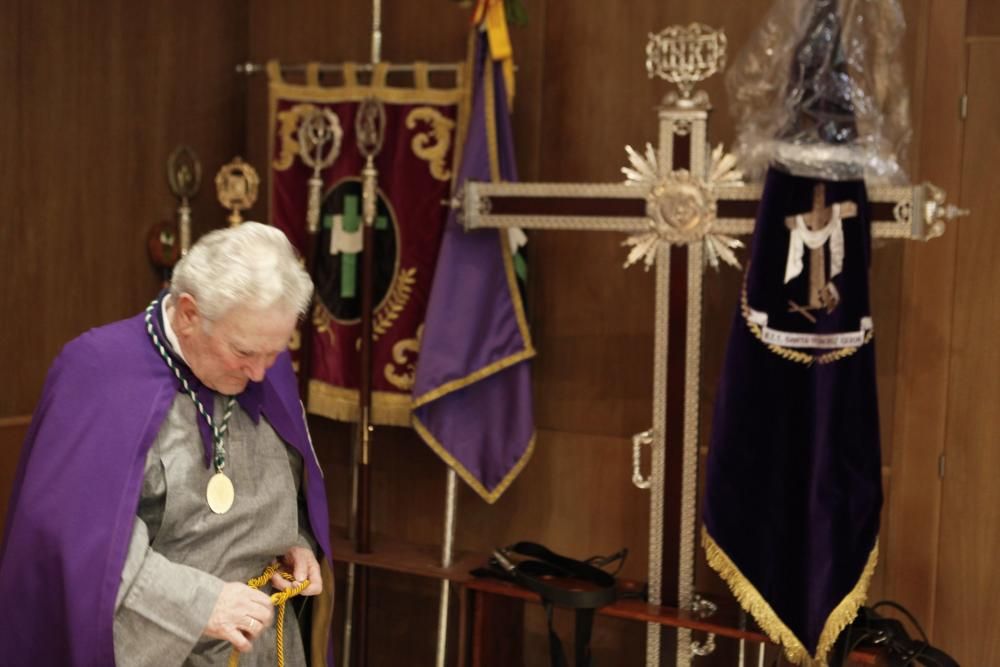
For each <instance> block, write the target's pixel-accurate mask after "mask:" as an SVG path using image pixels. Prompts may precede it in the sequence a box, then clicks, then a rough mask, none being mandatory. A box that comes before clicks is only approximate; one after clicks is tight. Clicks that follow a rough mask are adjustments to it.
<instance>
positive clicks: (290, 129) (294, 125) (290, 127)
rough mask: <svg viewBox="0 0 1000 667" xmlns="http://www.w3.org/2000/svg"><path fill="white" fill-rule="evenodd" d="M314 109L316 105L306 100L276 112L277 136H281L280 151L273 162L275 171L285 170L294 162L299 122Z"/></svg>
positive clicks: (296, 151)
mask: <svg viewBox="0 0 1000 667" xmlns="http://www.w3.org/2000/svg"><path fill="white" fill-rule="evenodd" d="M315 111H317V107H316V105H315V104H311V103H308V102H306V103H303V104H296V105H295V106H293V107H292V108H290V109H286V110H284V111H279V112H278V136H279V137H281V152H280V153H279V154H278V157H277V158H276V159H275V160H274V163H273V164H274V169H275V170H276V171H285V170H287V169H288V168H289V167H291V166H292V163H293V162H295V156H296V155H298V154H299V138H298V128H299V123H300V122H301V121H302V118H303V117H304V116H307V115H309V114H312V113H314V112H315Z"/></svg>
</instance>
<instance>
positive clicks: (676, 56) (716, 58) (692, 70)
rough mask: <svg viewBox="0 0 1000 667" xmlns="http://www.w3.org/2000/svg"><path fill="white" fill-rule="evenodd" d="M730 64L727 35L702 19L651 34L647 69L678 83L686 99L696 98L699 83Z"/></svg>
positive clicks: (651, 75)
mask: <svg viewBox="0 0 1000 667" xmlns="http://www.w3.org/2000/svg"><path fill="white" fill-rule="evenodd" d="M725 66H726V35H725V33H724V32H722V31H721V30H712V29H711V28H710V27H708V26H706V25H703V24H701V23H692V24H690V25H689V26H687V27H682V26H670V27H669V28H667V29H665V30H663V31H661V32H659V33H656V34H650V35H649V42H648V43H647V45H646V71H647V72H648V73H649V76H650V77H654V76H658V77H660V78H661V79H665V80H667V81H669V82H671V83H675V84H677V87H678V88H680V90H681V97H682V99H683V100H689V101H690V100H692V98H691V92H692V90H693V89H694V86H695V84H697V83H698V82H699V81H704V80H705V79H707V78H708V77H710V76H712V75H713V74H715V73H716V72H719V71H721V70H722V68H723V67H725Z"/></svg>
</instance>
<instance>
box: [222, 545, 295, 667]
mask: <svg viewBox="0 0 1000 667" xmlns="http://www.w3.org/2000/svg"><path fill="white" fill-rule="evenodd" d="M275 574H279V575H280V576H281V578H282V579H285V580H286V581H294V580H295V579H294V577H292V575H291V574H289V573H288V572H283V571H280V570H279V569H278V565H277V564H274V563H272V564H271V565H268V566H267V567H266V568H265V569H264V572H263V573H261V575H260V576H259V577H254V578H253V579H251V580H250V581H248V582H247V586H249V587H250V588H253V589H255V590H256V589H259V588H260V587H261V586H263V585H265V584H266V583H267V582H269V581H270V580H271V577H273V576H274V575H275ZM307 586H309V580H308V579H305V580H303V581H301V582H300V583H299V584H298V585H297V586H292V587H291V588H286V589H285V590H283V591H279V592H278V593H273V594H272V595H271V604H273V605H274V606H275V607H277V608H278V616H277V618H276V619H275V627H276V629H277V639H276V644H277V650H278V667H285V603H286V602H287V601H288V600H290V599H291V598H293V597H295V596H296V595H298V594H299V593H301V592H302V591H304V590H305V589H306V587H307ZM239 664H240V652H239V651H237V650H236V649H233V652H232V653H231V654H230V655H229V667H238V665H239Z"/></svg>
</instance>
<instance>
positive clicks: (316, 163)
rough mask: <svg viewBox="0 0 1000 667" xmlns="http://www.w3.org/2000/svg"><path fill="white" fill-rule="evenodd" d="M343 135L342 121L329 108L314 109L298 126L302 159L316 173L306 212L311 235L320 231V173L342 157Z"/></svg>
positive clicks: (310, 188) (310, 180)
mask: <svg viewBox="0 0 1000 667" xmlns="http://www.w3.org/2000/svg"><path fill="white" fill-rule="evenodd" d="M343 136H344V131H343V129H341V127H340V119H339V118H337V114H335V113H334V112H333V111H331V110H330V109H322V110H320V109H316V110H314V111H313V112H312V113H311V114H309V115H308V116H306V117H305V118H303V119H302V124H301V125H299V156H300V157H301V158H302V161H303V162H304V163H305V164H306V166H308V167H312V170H313V174H312V177H311V178H310V179H309V207H308V208H307V209H306V227H307V229H308V230H309V232H310V233H315V232H316V231H317V230H318V229H319V211H320V194H321V193H320V191H321V190H322V188H323V180H322V179H321V178H320V175H319V174H320V171H322V170H323V169H325V168H327V167H329V166H330V165H331V164H333V162H334V160H336V159H337V156H338V155H340V142H341V138H342V137H343Z"/></svg>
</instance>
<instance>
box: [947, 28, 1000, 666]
mask: <svg viewBox="0 0 1000 667" xmlns="http://www.w3.org/2000/svg"><path fill="white" fill-rule="evenodd" d="M998 71H1000V39H990V40H987V41H979V40H977V41H974V42H973V43H971V44H970V46H969V70H968V95H969V116H968V120H967V121H966V130H965V131H966V135H965V150H964V154H963V156H962V198H961V202H962V205H963V206H965V207H967V208H969V209H971V211H972V215H971V216H970V217H968V218H966V219H963V220H962V222H961V224H960V225H958V228H957V229H956V230H955V233H956V237H957V246H958V248H957V253H958V254H957V257H956V262H955V292H954V309H953V310H952V324H953V327H954V332H953V344H952V346H951V349H950V352H951V354H950V359H951V369H950V376H949V381H948V394H947V398H948V401H947V410H948V413H947V414H948V425H947V433H946V443H947V450H946V452H947V459H946V461H945V480H944V495H943V501H942V507H941V513H942V516H944V517H947V520H946V521H943V522H942V524H941V540H940V552H939V558H940V565H939V569H938V580H937V597H936V614H935V633H934V634H935V638H937V640H938V641H939V642H940V643H941V644H942V645H943V646H945V647H947V648H951V649H953V650H954V655H955V658H956V659H957V660H958V662H959V663H960V664H963V665H994V664H998V663H1000V615H998V613H997V599H998V598H1000V576H998V574H997V561H996V554H997V551H998V550H1000V522H998V521H997V514H998V509H997V508H1000V489H998V487H997V484H996V481H995V474H994V473H995V472H996V471H997V470H998V469H1000V450H998V449H997V447H996V442H997V434H998V433H1000V413H998V411H997V409H996V406H997V405H998V404H1000V349H998V347H997V345H996V340H995V336H993V335H992V332H995V331H997V330H1000V297H998V292H997V285H1000V266H998V264H997V261H996V258H997V257H998V256H1000V230H998V228H997V225H996V220H997V216H998V215H1000V193H998V192H997V188H996V176H995V174H992V173H990V169H989V167H988V166H987V165H989V164H990V163H991V161H992V160H993V158H994V156H995V155H996V154H997V152H998V151H1000V128H998V127H997V124H996V118H997V116H998V114H1000V91H998V90H997V86H996V80H997V72H998ZM988 332H989V333H988Z"/></svg>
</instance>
